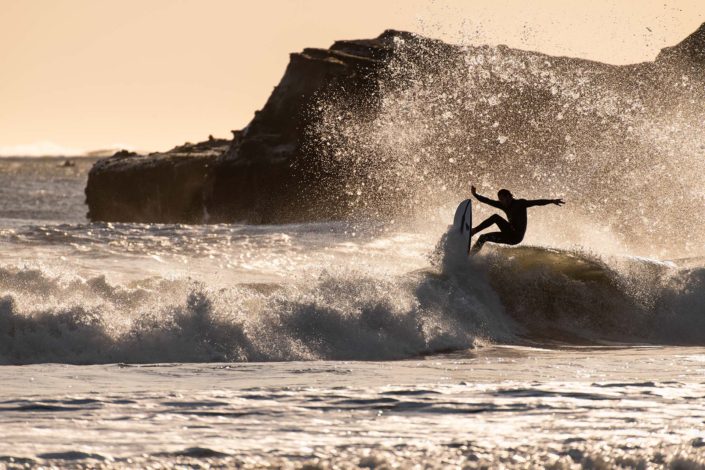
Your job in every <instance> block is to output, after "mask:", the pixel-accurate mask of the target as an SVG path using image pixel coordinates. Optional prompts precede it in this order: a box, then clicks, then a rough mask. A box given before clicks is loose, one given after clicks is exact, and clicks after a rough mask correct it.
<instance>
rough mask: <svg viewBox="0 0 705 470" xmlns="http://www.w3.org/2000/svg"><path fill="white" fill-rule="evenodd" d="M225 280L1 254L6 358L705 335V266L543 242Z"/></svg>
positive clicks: (682, 339) (314, 353) (218, 358)
mask: <svg viewBox="0 0 705 470" xmlns="http://www.w3.org/2000/svg"><path fill="white" fill-rule="evenodd" d="M456 246H459V244H455V243H454V240H453V235H452V234H446V235H444V236H443V238H442V240H441V241H440V242H439V244H438V247H437V248H436V250H435V252H434V253H433V255H432V257H431V258H432V259H431V264H430V267H429V268H428V269H423V270H419V271H414V272H411V273H407V274H406V275H402V276H386V277H385V276H373V275H371V274H364V273H361V272H357V271H354V270H350V269H341V270H339V271H326V272H323V273H322V274H320V276H319V277H318V279H317V280H316V281H315V282H307V283H305V284H298V283H296V282H291V283H279V284H277V283H249V284H238V285H234V286H232V287H228V288H212V287H209V286H208V285H205V284H204V283H200V282H197V281H193V280H188V279H181V280H168V279H163V278H150V279H143V280H140V281H134V282H129V283H125V284H124V285H113V284H111V283H109V282H107V281H106V279H105V278H104V277H94V278H90V279H81V278H78V277H68V278H67V277H62V276H55V275H51V274H49V273H47V272H45V271H42V270H40V269H27V268H24V269H23V268H16V267H3V268H0V289H2V291H3V292H4V296H3V297H2V298H1V299H0V363H3V364H25V363H38V362H59V363H81V364H83V363H114V362H130V363H152V362H229V361H291V360H318V359H330V360H387V359H403V358H410V357H417V356H420V355H425V354H433V353H439V352H447V351H451V350H462V349H469V348H473V347H478V346H480V347H481V346H482V345H484V344H487V343H527V342H528V343H529V344H540V345H566V344H567V345H573V344H595V343H599V342H618V343H655V344H698V345H703V344H705V333H704V332H705V315H703V312H705V289H704V287H705V268H704V267H702V266H701V265H700V264H698V263H697V262H691V263H690V265H687V263H681V265H680V266H677V265H676V264H673V263H662V262H658V261H653V260H648V259H642V258H635V257H622V258H612V259H607V258H600V257H597V256H595V255H591V254H587V253H583V252H570V251H560V250H553V249H547V248H538V247H518V248H504V249H494V250H492V249H490V250H487V253H485V254H483V255H481V256H478V257H476V258H474V259H472V260H471V261H470V262H468V261H466V259H465V258H464V256H462V254H461V253H458V252H457V251H458V250H457V249H456V248H455V247H456Z"/></svg>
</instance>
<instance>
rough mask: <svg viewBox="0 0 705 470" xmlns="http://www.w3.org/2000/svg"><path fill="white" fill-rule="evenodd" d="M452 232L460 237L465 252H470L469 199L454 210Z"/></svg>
mask: <svg viewBox="0 0 705 470" xmlns="http://www.w3.org/2000/svg"><path fill="white" fill-rule="evenodd" d="M453 230H454V231H455V233H456V234H457V235H460V237H461V239H462V242H463V243H464V246H465V251H470V239H471V238H472V237H471V234H472V201H470V199H466V200H464V201H463V202H461V203H460V205H459V206H458V208H457V209H456V210H455V217H454V218H453Z"/></svg>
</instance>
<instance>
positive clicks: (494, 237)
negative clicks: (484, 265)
mask: <svg viewBox="0 0 705 470" xmlns="http://www.w3.org/2000/svg"><path fill="white" fill-rule="evenodd" d="M504 239H505V235H504V234H503V233H502V232H492V233H485V234H483V235H480V237H479V238H478V239H477V241H476V242H475V245H473V247H472V248H471V249H470V254H471V255H474V254H475V253H477V252H478V251H480V249H481V248H482V245H484V244H485V243H487V242H492V243H503V240H504Z"/></svg>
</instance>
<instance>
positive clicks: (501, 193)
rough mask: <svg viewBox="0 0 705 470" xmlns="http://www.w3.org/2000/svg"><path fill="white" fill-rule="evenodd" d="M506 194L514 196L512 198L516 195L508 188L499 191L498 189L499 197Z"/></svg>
mask: <svg viewBox="0 0 705 470" xmlns="http://www.w3.org/2000/svg"><path fill="white" fill-rule="evenodd" d="M505 196H506V197H512V198H513V197H514V196H513V195H512V192H511V191H510V190H508V189H500V190H499V191H497V198H499V199H502V198H503V197H505Z"/></svg>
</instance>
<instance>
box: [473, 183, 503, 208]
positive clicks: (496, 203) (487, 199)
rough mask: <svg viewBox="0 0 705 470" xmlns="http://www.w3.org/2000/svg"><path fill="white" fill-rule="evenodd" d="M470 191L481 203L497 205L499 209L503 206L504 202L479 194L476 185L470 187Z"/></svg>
mask: <svg viewBox="0 0 705 470" xmlns="http://www.w3.org/2000/svg"><path fill="white" fill-rule="evenodd" d="M470 192H471V193H472V195H473V196H475V199H477V200H478V201H480V202H481V203H483V204H487V205H488V206H492V207H496V208H497V209H501V208H502V204H501V203H500V202H499V201H495V200H493V199H490V198H488V197H485V196H482V195H480V194H477V190H476V189H475V186H471V187H470Z"/></svg>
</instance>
